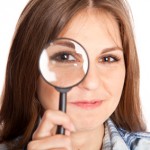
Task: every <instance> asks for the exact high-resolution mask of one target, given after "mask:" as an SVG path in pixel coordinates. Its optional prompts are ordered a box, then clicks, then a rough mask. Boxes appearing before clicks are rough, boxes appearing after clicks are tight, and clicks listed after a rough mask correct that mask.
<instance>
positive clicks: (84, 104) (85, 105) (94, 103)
mask: <svg viewBox="0 0 150 150" xmlns="http://www.w3.org/2000/svg"><path fill="white" fill-rule="evenodd" d="M102 102H103V101H102V100H91V101H86V100H80V101H75V102H70V103H69V104H71V105H74V106H76V107H80V108H82V109H88V110H89V109H94V108H97V107H99V106H100V105H101V104H102Z"/></svg>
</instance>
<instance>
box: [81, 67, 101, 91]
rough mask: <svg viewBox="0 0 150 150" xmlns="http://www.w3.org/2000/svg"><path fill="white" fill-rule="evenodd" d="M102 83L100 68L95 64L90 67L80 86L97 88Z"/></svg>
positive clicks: (90, 88)
mask: <svg viewBox="0 0 150 150" xmlns="http://www.w3.org/2000/svg"><path fill="white" fill-rule="evenodd" d="M100 84H101V79H100V74H99V72H98V68H97V67H96V64H95V65H91V64H90V67H89V70H88V73H87V75H86V77H85V78H84V80H83V81H82V82H81V83H80V85H79V87H81V88H84V89H87V90H96V89H97V88H99V86H100Z"/></svg>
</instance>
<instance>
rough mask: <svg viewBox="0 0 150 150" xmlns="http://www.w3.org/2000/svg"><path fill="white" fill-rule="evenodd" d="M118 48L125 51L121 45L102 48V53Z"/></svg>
mask: <svg viewBox="0 0 150 150" xmlns="http://www.w3.org/2000/svg"><path fill="white" fill-rule="evenodd" d="M116 50H120V51H122V52H123V49H122V48H121V47H118V46H115V47H109V48H104V49H102V52H101V53H102V54H104V53H107V52H111V51H116Z"/></svg>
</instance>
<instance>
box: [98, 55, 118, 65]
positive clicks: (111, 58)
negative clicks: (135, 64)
mask: <svg viewBox="0 0 150 150" xmlns="http://www.w3.org/2000/svg"><path fill="white" fill-rule="evenodd" d="M118 60H119V59H118V58H117V57H116V56H104V57H102V58H100V59H99V62H101V63H114V62H117V61H118Z"/></svg>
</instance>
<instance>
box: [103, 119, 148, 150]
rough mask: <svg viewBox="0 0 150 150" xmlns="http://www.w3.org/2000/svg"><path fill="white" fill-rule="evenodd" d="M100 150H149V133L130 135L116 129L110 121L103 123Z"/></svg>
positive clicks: (120, 129)
mask: <svg viewBox="0 0 150 150" xmlns="http://www.w3.org/2000/svg"><path fill="white" fill-rule="evenodd" d="M102 150H150V133H148V132H133V133H130V132H128V131H126V130H124V129H122V128H117V127H116V126H115V124H114V123H113V121H112V120H111V119H108V120H107V121H106V123H105V136H104V139H103V148H102Z"/></svg>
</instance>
